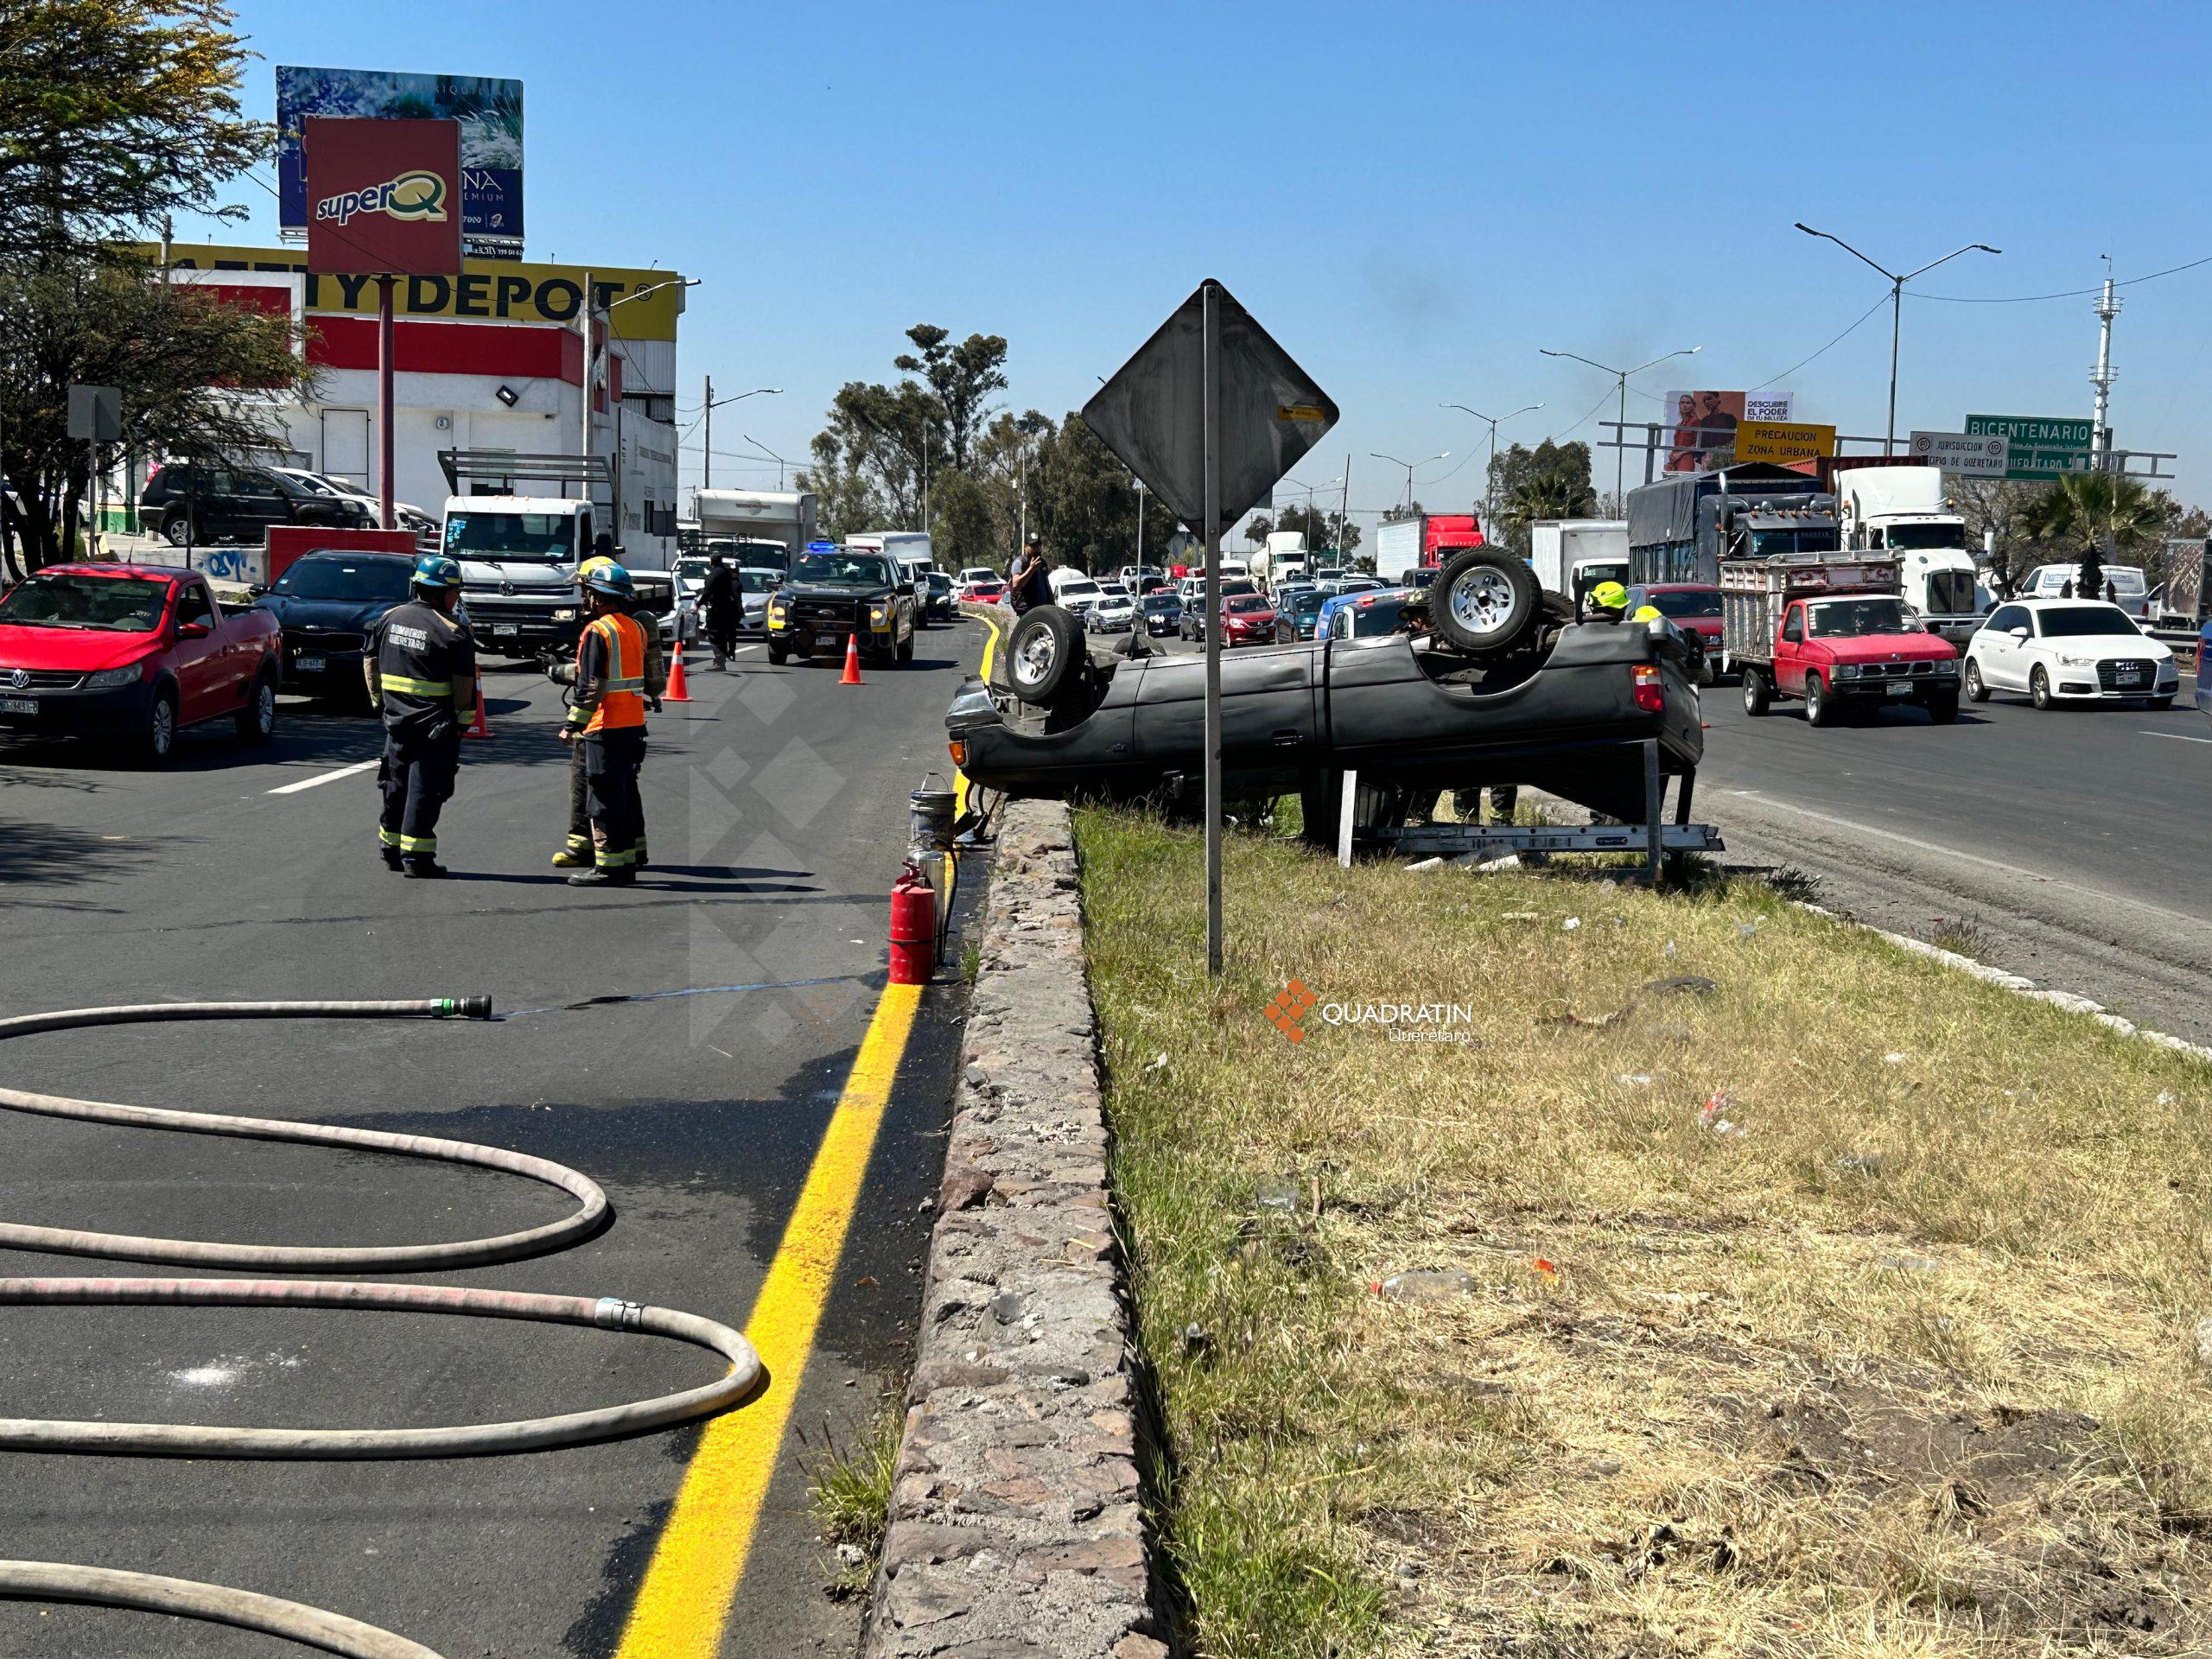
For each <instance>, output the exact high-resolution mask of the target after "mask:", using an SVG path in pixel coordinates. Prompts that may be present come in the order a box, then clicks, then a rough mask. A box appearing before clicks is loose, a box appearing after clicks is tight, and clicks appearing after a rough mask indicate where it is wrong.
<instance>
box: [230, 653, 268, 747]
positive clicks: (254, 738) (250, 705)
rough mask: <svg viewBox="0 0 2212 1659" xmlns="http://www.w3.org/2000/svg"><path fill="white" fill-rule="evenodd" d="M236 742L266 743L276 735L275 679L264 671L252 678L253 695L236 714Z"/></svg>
mask: <svg viewBox="0 0 2212 1659" xmlns="http://www.w3.org/2000/svg"><path fill="white" fill-rule="evenodd" d="M276 735H277V677H276V676H275V675H274V674H271V673H269V672H267V671H263V672H262V673H259V674H257V675H255V676H254V680H253V694H252V695H251V696H249V697H248V698H247V699H246V705H245V708H243V709H239V710H238V741H239V742H241V743H266V742H267V741H269V740H270V738H272V737H274V736H276Z"/></svg>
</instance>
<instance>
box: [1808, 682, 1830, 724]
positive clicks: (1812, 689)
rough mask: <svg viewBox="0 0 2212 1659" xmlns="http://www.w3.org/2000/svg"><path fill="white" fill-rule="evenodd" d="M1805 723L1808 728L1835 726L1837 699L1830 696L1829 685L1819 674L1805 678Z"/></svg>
mask: <svg viewBox="0 0 2212 1659" xmlns="http://www.w3.org/2000/svg"><path fill="white" fill-rule="evenodd" d="M1805 723H1806V724H1807V725H1808V726H1833V725H1834V724H1835V699H1834V697H1833V696H1829V695H1828V683H1827V681H1826V680H1824V679H1822V678H1821V677H1820V676H1819V675H1817V674H1808V675H1807V676H1806V677H1805Z"/></svg>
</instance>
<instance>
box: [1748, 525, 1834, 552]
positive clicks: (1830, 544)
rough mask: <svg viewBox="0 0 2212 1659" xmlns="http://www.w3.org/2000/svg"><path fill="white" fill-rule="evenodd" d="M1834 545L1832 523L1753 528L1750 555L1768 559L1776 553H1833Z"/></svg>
mask: <svg viewBox="0 0 2212 1659" xmlns="http://www.w3.org/2000/svg"><path fill="white" fill-rule="evenodd" d="M1836 547H1837V543H1836V539H1835V526H1834V524H1821V525H1820V526H1818V527H1817V528H1808V529H1804V530H1755V531H1752V532H1751V556H1752V557H1753V558H1755V559H1770V558H1774V557H1776V556H1777V555H1778V556H1782V557H1783V558H1787V557H1788V556H1789V555H1791V554H1793V553H1833V552H1834V551H1835V550H1836Z"/></svg>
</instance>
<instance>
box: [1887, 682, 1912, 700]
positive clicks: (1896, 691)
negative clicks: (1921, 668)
mask: <svg viewBox="0 0 2212 1659" xmlns="http://www.w3.org/2000/svg"><path fill="white" fill-rule="evenodd" d="M1890 695H1891V696H1893V697H1909V696H1911V695H1912V682H1911V681H1910V680H1891V682H1890Z"/></svg>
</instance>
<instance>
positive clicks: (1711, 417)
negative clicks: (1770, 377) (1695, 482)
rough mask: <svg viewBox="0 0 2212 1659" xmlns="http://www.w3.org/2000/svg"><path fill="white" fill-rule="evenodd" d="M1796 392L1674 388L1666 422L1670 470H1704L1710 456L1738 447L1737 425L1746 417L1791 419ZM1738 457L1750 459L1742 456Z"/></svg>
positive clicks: (1679, 471) (1667, 468) (1688, 471)
mask: <svg viewBox="0 0 2212 1659" xmlns="http://www.w3.org/2000/svg"><path fill="white" fill-rule="evenodd" d="M1795 406H1796V394H1795V393H1794V392H1787V391H1759V392H1746V391H1670V392H1669V393H1668V394H1667V401H1666V413H1665V415H1664V416H1662V424H1663V425H1664V426H1665V427H1666V428H1667V433H1668V437H1667V467H1666V470H1667V471H1669V472H1670V473H1700V472H1703V471H1704V470H1705V469H1706V467H1708V466H1709V465H1711V464H1712V462H1711V461H1708V459H1707V457H1708V456H1713V455H1718V454H1722V453H1724V452H1727V453H1732V452H1733V451H1734V449H1735V448H1736V429H1737V428H1738V427H1739V426H1741V425H1742V424H1743V423H1745V421H1779V422H1787V421H1788V420H1789V416H1790V413H1791V411H1792V410H1793V409H1794V408H1795ZM1737 459H1738V460H1745V459H1748V457H1745V456H1738V457H1737Z"/></svg>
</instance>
